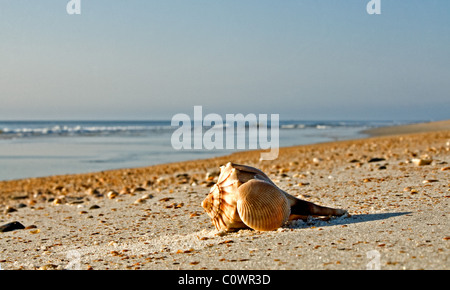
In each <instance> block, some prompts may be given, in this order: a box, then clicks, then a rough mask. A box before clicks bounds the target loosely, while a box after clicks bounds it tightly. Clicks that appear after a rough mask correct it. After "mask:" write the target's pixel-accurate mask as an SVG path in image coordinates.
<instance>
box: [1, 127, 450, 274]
mask: <svg viewBox="0 0 450 290" xmlns="http://www.w3.org/2000/svg"><path fill="white" fill-rule="evenodd" d="M427 127H428V131H433V130H439V131H436V132H428V133H419V134H409V135H398V136H388V137H376V138H367V139H362V140H352V141H343V142H334V143H324V144H317V145H308V146H296V147H289V148H282V149H281V150H280V155H279V158H278V159H277V160H275V161H262V162H260V161H259V154H260V152H258V151H253V152H243V153H236V154H232V155H229V156H225V157H220V158H213V159H208V160H198V161H189V162H181V163H174V164H165V165H158V166H152V167H147V168H135V169H124V170H114V171H105V172H99V173H91V174H80V175H68V176H53V177H47V178H38V179H25V180H18V181H8V182H0V204H1V205H0V226H1V225H4V224H6V223H9V222H13V221H19V222H20V223H22V224H23V225H24V226H25V227H27V228H26V229H20V230H15V231H11V232H4V233H0V267H1V268H2V269H67V268H69V269H366V268H380V269H450V251H449V250H450V222H449V217H450V211H449V197H450V179H449V176H450V167H449V166H450V164H449V163H450V131H449V130H448V128H447V129H445V130H441V129H442V128H441V127H439V126H436V127H435V128H434V129H433V128H431V125H430V124H428V125H427ZM389 130H391V129H389ZM400 133H410V131H408V132H400ZM389 134H394V132H393V131H390V132H389ZM420 158H422V159H423V160H432V161H431V163H430V164H428V165H423V166H419V165H416V164H414V163H413V162H412V161H413V160H414V159H420ZM228 161H232V162H236V163H242V164H248V165H252V166H255V167H258V168H260V169H262V170H263V171H265V172H266V173H267V174H268V175H269V176H270V177H271V178H272V179H273V180H274V181H275V182H276V183H277V184H278V185H279V187H281V188H282V189H284V190H286V191H287V192H289V193H291V194H293V195H296V196H299V197H300V198H303V199H305V200H308V201H312V202H315V203H317V204H320V205H325V206H331V207H338V208H344V209H347V210H348V211H349V213H350V215H349V216H346V217H340V218H336V219H331V220H329V221H321V220H318V219H310V220H309V222H307V223H305V222H303V221H294V222H291V223H289V224H287V225H286V226H284V227H282V228H280V229H278V230H277V231H273V232H258V231H253V230H240V231H238V232H235V233H228V234H225V235H221V234H218V232H217V231H216V230H215V229H214V227H213V226H212V224H211V222H210V219H209V217H208V216H207V214H206V213H205V212H204V211H203V209H202V208H201V206H200V204H201V201H202V200H203V199H204V198H205V196H206V195H207V193H208V192H209V186H211V184H212V183H213V180H208V179H206V174H207V173H210V174H211V175H212V176H215V173H216V172H218V168H219V166H220V165H223V164H225V163H227V162H228ZM110 191H115V192H116V193H113V194H108V193H109V192H110ZM116 195H117V196H116ZM14 210H15V211H14Z"/></svg>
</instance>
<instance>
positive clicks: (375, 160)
mask: <svg viewBox="0 0 450 290" xmlns="http://www.w3.org/2000/svg"><path fill="white" fill-rule="evenodd" d="M385 160H386V159H385V158H378V157H375V158H370V159H369V161H368V162H369V163H372V162H381V161H385Z"/></svg>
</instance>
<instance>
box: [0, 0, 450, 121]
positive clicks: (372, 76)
mask: <svg viewBox="0 0 450 290" xmlns="http://www.w3.org/2000/svg"><path fill="white" fill-rule="evenodd" d="M68 2H69V1H68V0H67V1H66V0H40V1H27V0H0V39H1V41H0V101H1V103H0V119H170V118H171V117H172V116H173V115H174V114H176V113H187V114H193V106H194V105H202V106H203V111H204V114H207V113H219V114H226V113H234V114H236V113H255V114H258V113H267V114H270V113H278V114H280V118H281V119H299V120H303V119H310V120H311V119H312V120H317V119H347V120H366V119H368V120H373V119H390V120H391V119H393V120H440V119H449V117H450V113H449V112H450V81H449V80H450V1H448V0H428V1H417V0H410V1H394V0H381V5H382V8H381V9H382V14H381V15H369V14H367V12H366V5H367V3H368V2H369V1H368V0H345V1H344V0H341V1H336V0H335V1H333V0H323V1H317V0H295V1H294V0H283V1H275V0H270V1H269V0H221V1H218V0H201V1H200V0H178V1H174V0H159V1H150V0H149V1H141V0H139V1H137V0H129V1H118V0H117V1H112V0H109V1H107V0H81V15H68V14H67V13H66V4H67V3H68Z"/></svg>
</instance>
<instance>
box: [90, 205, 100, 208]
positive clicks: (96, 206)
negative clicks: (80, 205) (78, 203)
mask: <svg viewBox="0 0 450 290" xmlns="http://www.w3.org/2000/svg"><path fill="white" fill-rule="evenodd" d="M98 208H100V207H99V206H98V205H96V204H94V205H92V206H91V207H90V208H89V209H98Z"/></svg>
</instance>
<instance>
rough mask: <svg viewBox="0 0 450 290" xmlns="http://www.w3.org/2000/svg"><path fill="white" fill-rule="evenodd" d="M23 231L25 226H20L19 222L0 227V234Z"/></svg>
mask: <svg viewBox="0 0 450 290" xmlns="http://www.w3.org/2000/svg"><path fill="white" fill-rule="evenodd" d="M23 229H25V226H24V225H23V224H21V223H20V222H17V221H15V222H12V223H7V224H5V225H2V226H0V233H6V232H11V231H15V230H23Z"/></svg>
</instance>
